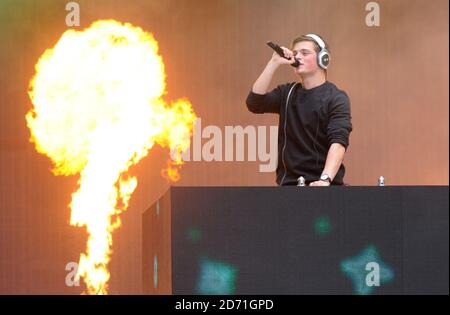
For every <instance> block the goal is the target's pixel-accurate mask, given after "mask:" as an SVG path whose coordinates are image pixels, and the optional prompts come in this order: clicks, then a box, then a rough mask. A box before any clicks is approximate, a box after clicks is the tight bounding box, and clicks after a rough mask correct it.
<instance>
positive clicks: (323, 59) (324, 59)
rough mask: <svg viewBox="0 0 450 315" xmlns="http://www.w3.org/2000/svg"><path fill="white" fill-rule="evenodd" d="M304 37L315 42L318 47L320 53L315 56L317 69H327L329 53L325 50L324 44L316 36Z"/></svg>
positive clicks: (308, 35)
mask: <svg viewBox="0 0 450 315" xmlns="http://www.w3.org/2000/svg"><path fill="white" fill-rule="evenodd" d="M306 36H307V37H309V38H311V39H312V40H313V41H315V42H316V43H317V45H319V47H320V51H319V53H318V54H317V64H318V65H319V67H321V68H322V69H326V68H328V65H329V64H330V53H329V52H328V50H327V48H326V45H325V42H324V41H323V40H322V38H320V37H319V36H317V35H316V34H307V35H306Z"/></svg>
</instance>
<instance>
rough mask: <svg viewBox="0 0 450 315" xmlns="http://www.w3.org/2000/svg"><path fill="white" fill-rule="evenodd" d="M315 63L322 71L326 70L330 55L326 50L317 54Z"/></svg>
mask: <svg viewBox="0 0 450 315" xmlns="http://www.w3.org/2000/svg"><path fill="white" fill-rule="evenodd" d="M317 59H318V60H317V63H318V64H319V66H320V67H321V68H322V69H326V68H328V65H329V64H330V54H329V53H328V51H326V50H322V51H320V52H319V55H318V56H317Z"/></svg>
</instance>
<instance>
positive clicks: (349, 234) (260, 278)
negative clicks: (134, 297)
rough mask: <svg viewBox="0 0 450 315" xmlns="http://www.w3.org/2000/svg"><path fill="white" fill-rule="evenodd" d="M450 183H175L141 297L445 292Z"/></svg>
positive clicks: (161, 214) (149, 239) (160, 209)
mask: <svg viewBox="0 0 450 315" xmlns="http://www.w3.org/2000/svg"><path fill="white" fill-rule="evenodd" d="M448 192H449V191H448V186H384V187H356V186H346V187H172V188H170V189H169V190H168V191H167V192H166V193H165V194H164V195H163V196H162V197H161V198H160V199H159V200H157V202H156V203H155V204H153V205H152V206H151V207H150V208H149V209H147V210H146V211H145V212H144V214H143V218H142V219H143V222H142V235H143V239H142V281H143V291H144V293H145V294H267V295H273V294H448V293H449V289H448V283H449V280H448V279H449V274H448V270H449V261H448V249H449V232H448V225H449V215H448V213H449V209H448Z"/></svg>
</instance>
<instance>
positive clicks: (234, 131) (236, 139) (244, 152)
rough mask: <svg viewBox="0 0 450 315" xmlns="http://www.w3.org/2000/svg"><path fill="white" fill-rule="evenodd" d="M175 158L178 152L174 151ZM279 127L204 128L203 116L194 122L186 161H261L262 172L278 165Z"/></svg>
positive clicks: (271, 170) (183, 157)
mask: <svg viewBox="0 0 450 315" xmlns="http://www.w3.org/2000/svg"><path fill="white" fill-rule="evenodd" d="M171 156H172V159H174V160H175V153H174V152H172V154H171ZM277 157H278V126H252V125H249V126H246V127H243V126H239V125H237V126H224V127H223V129H222V128H220V127H218V126H214V125H209V126H204V127H202V119H201V118H197V119H196V120H195V122H194V128H193V135H192V141H191V147H190V148H189V149H188V150H186V151H184V152H183V154H182V160H183V161H185V162H188V161H197V162H198V161H205V162H213V161H216V162H221V161H226V162H232V161H237V162H242V161H249V162H252V161H253V162H254V161H259V162H260V164H259V171H260V172H261V173H266V172H273V171H275V170H276V167H277Z"/></svg>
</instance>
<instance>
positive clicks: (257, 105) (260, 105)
mask: <svg viewBox="0 0 450 315" xmlns="http://www.w3.org/2000/svg"><path fill="white" fill-rule="evenodd" d="M282 99H283V96H282V87H281V86H278V87H276V88H275V89H274V90H272V91H271V92H269V93H266V94H256V93H253V92H252V91H250V93H249V94H248V96H247V101H246V103H247V108H248V110H249V111H251V112H252V113H255V114H263V113H274V114H279V113H280V107H281V103H282Z"/></svg>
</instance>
